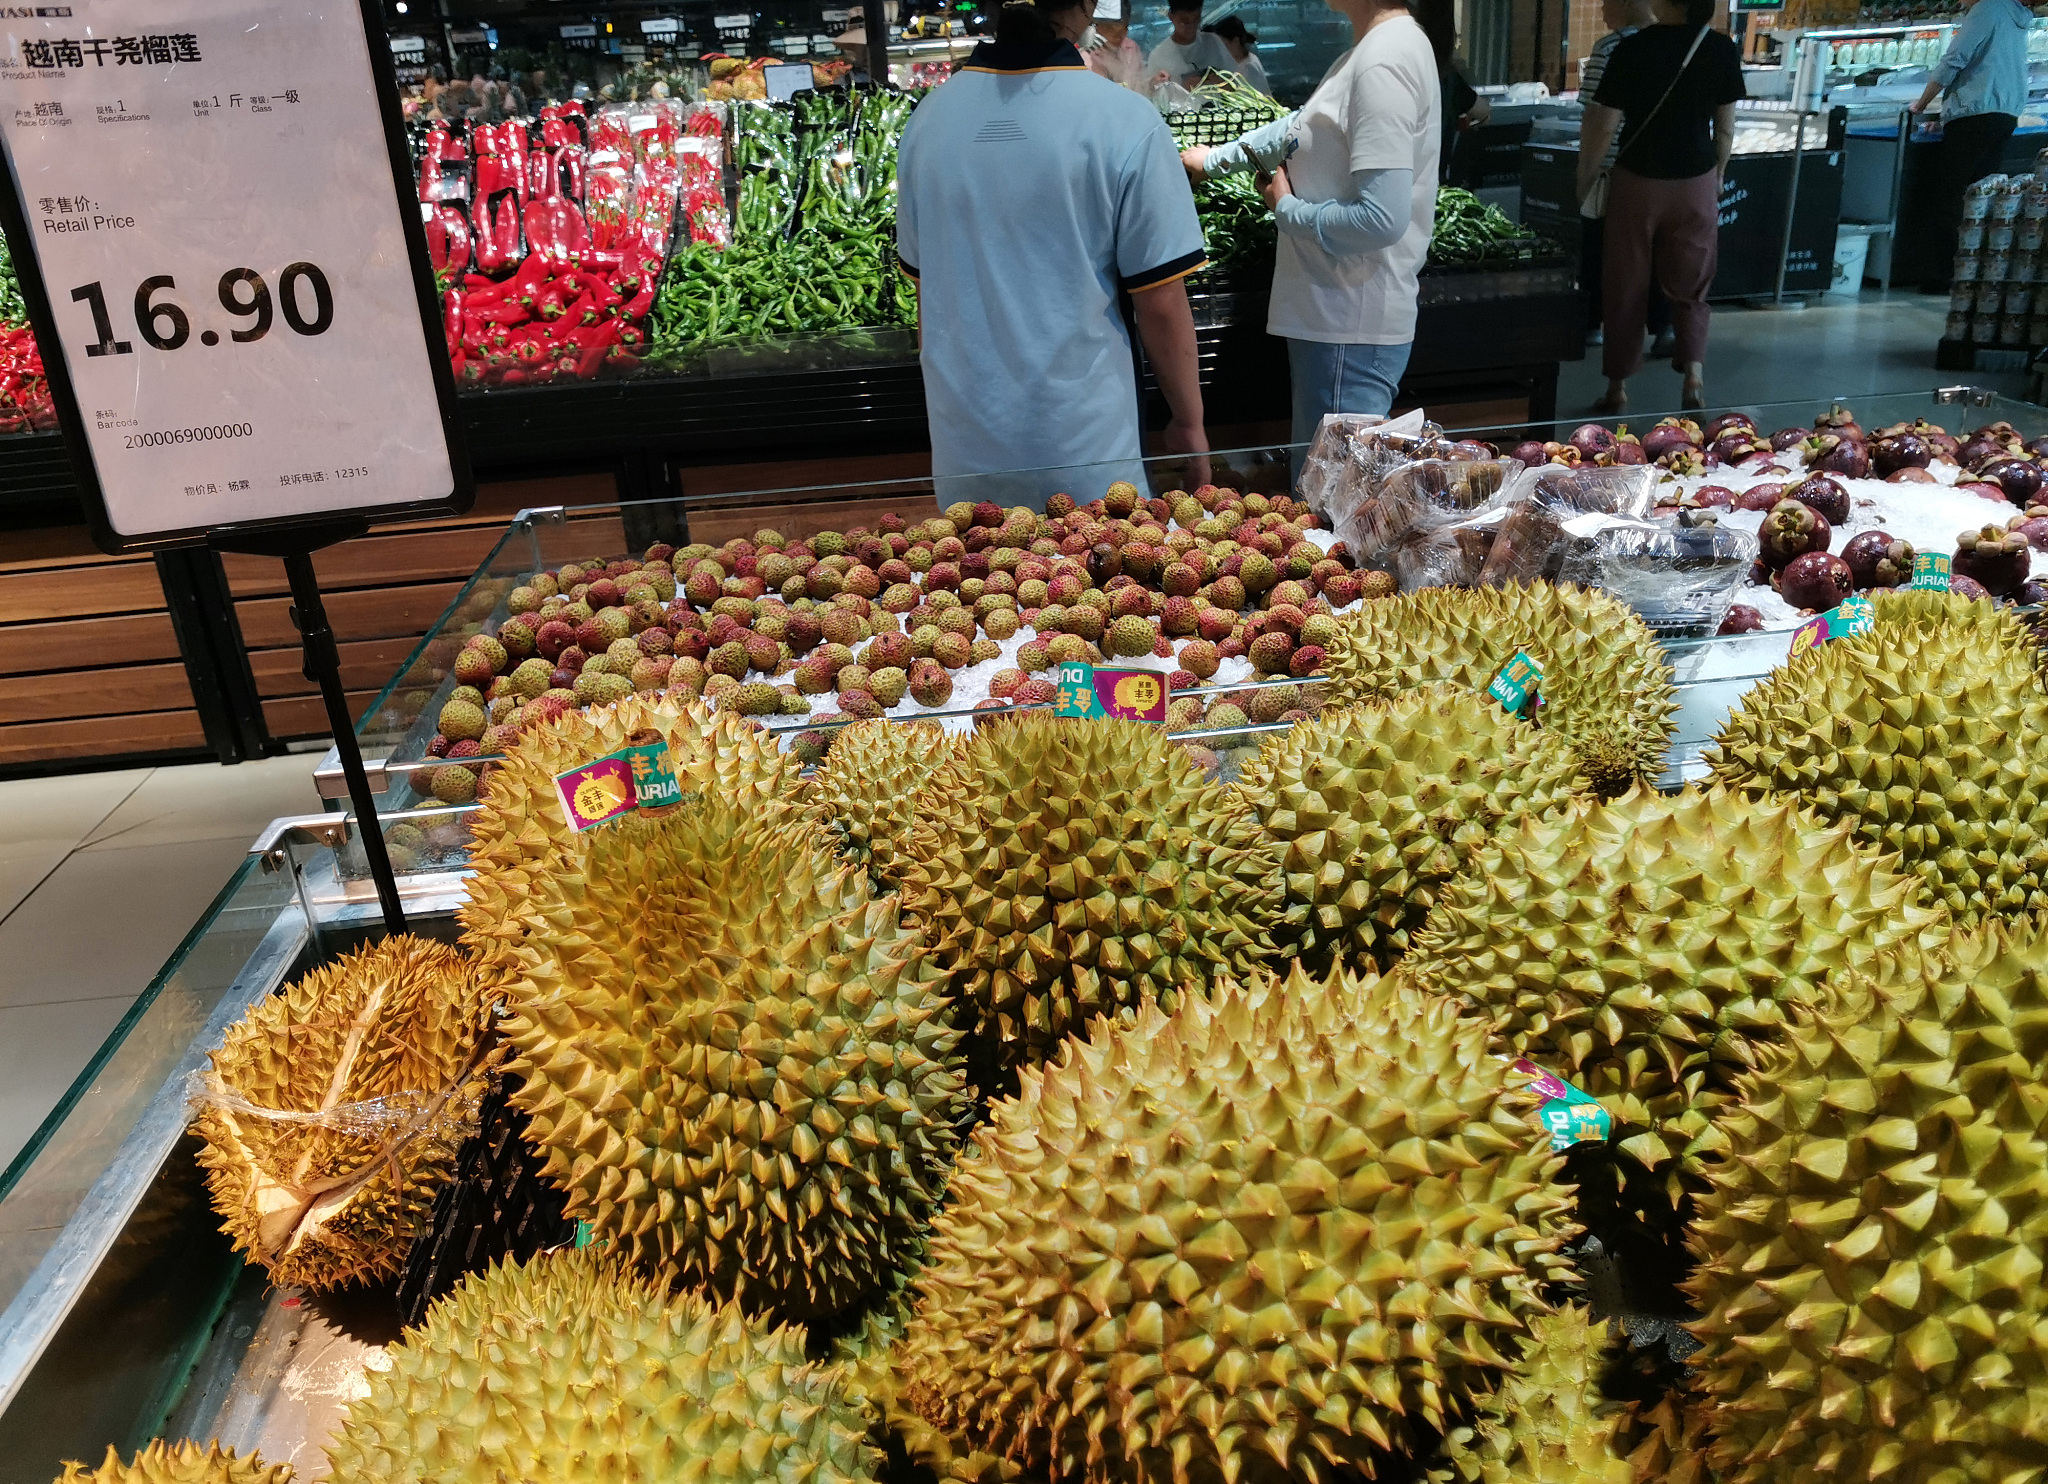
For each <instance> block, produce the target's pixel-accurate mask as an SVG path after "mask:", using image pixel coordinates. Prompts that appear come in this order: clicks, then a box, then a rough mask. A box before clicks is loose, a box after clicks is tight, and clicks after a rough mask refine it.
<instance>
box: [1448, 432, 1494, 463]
mask: <svg viewBox="0 0 2048 1484" xmlns="http://www.w3.org/2000/svg"><path fill="white" fill-rule="evenodd" d="M1443 456H1444V457H1445V458H1447V459H1454V460H1457V461H1459V462H1462V463H1470V462H1471V461H1473V460H1475V459H1497V458H1499V457H1500V450H1499V449H1497V448H1495V447H1494V446H1493V445H1492V444H1491V443H1481V442H1479V441H1478V440H1477V439H1474V438H1461V439H1459V440H1458V441H1457V442H1456V443H1453V444H1451V445H1449V446H1448V447H1447V448H1445V449H1444V454H1443Z"/></svg>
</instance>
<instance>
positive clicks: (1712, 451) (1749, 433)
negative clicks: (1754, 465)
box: [1707, 428, 1771, 464]
mask: <svg viewBox="0 0 2048 1484" xmlns="http://www.w3.org/2000/svg"><path fill="white" fill-rule="evenodd" d="M1770 451H1771V445H1770V444H1769V443H1767V442H1766V441H1765V440H1763V439H1762V438H1759V437H1757V435H1756V430H1755V429H1754V428H1732V429H1730V430H1729V431H1728V432H1725V433H1723V434H1722V435H1721V436H1720V437H1718V438H1716V439H1715V440H1714V441H1713V442H1712V443H1710V444H1709V445H1708V446H1707V456H1708V457H1709V458H1710V459H1712V460H1713V461H1714V462H1716V463H1721V464H1739V463H1741V462H1742V461H1743V460H1744V459H1746V458H1750V457H1751V456H1753V455H1755V454H1759V453H1761V454H1769V453H1770Z"/></svg>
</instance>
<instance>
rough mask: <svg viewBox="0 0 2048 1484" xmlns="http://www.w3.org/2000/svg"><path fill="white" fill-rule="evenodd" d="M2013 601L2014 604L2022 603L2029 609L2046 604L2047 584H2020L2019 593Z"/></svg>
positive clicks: (2047, 595)
mask: <svg viewBox="0 0 2048 1484" xmlns="http://www.w3.org/2000/svg"><path fill="white" fill-rule="evenodd" d="M2013 601H2014V602H2015V603H2024V604H2025V605H2026V606H2027V607H2029V608H2035V607H2038V606H2040V605H2041V604H2043V603H2048V582H2033V581H2028V582H2024V583H2022V584H2020V590H2019V593H2018V594H2017V595H2016V596H2015V597H2014V598H2013Z"/></svg>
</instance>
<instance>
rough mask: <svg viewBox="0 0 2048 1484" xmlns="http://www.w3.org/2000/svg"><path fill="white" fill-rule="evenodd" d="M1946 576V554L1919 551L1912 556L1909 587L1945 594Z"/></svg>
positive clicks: (1947, 563)
mask: <svg viewBox="0 0 2048 1484" xmlns="http://www.w3.org/2000/svg"><path fill="white" fill-rule="evenodd" d="M1948 575H1949V561H1948V553H1947V552H1942V551H1919V552H1915V553H1914V554H1913V581H1912V583H1911V584H1910V586H1913V587H1924V588H1932V589H1933V590H1934V591H1936V592H1940V593H1945V592H1947V591H1948Z"/></svg>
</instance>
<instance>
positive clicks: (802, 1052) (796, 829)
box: [504, 800, 965, 1318]
mask: <svg viewBox="0 0 2048 1484" xmlns="http://www.w3.org/2000/svg"><path fill="white" fill-rule="evenodd" d="M546 886H547V888H548V891H549V896H548V897H547V898H546V899H544V900H541V901H540V902H539V904H538V906H537V913H536V915H537V920H538V921H539V923H540V924H541V931H538V932H536V933H534V934H533V936H532V937H531V938H529V939H528V940H527V942H526V943H525V944H524V945H523V946H522V947H521V948H520V949H519V951H518V959H519V971H518V974H517V977H516V978H515V979H514V980H513V981H512V983H511V988H510V990H509V992H508V1000H509V1009H510V1010H511V1011H512V1014H511V1016H510V1017H509V1018H508V1019H507V1021H506V1022H505V1025H504V1034H505V1036H506V1038H507V1039H508V1040H509V1041H510V1042H511V1043H512V1045H513V1047H514V1048H515V1050H516V1052H517V1059H516V1060H514V1061H513V1062H512V1063H511V1070H513V1071H514V1072H517V1073H518V1074H519V1075H520V1077H521V1078H523V1079H524V1080H523V1083H522V1085H521V1086H520V1088H519V1090H518V1092H517V1093H516V1094H515V1095H514V1097H513V1102H514V1104H515V1105H516V1106H517V1107H519V1108H520V1109H522V1110H523V1111H525V1112H526V1113H528V1114H529V1115H530V1118H531V1122H530V1124H529V1127H528V1134H527V1137H528V1139H529V1141H530V1142H531V1143H532V1144H533V1145H534V1146H535V1147H536V1148H537V1149H538V1150H539V1151H540V1152H541V1153H542V1154H543V1155H544V1156H545V1159H546V1164H545V1168H544V1174H545V1175H546V1176H547V1177H548V1178H550V1179H552V1180H553V1181H555V1182H556V1183H557V1184H559V1185H561V1186H562V1187H564V1188H565V1189H566V1190H567V1191H568V1192H569V1202H568V1207H567V1214H568V1215H569V1216H571V1217H577V1218H583V1219H587V1220H589V1221H590V1222H591V1224H592V1227H593V1229H594V1231H595V1233H596V1234H597V1236H599V1237H601V1238H604V1239H606V1240H608V1241H610V1242H612V1243H613V1244H614V1245H615V1246H616V1247H617V1248H618V1249H619V1250H622V1251H625V1252H627V1253H629V1254H631V1255H633V1256H635V1257H637V1258H641V1259H645V1260H648V1261H650V1262H654V1263H672V1264H674V1266H675V1267H676V1268H677V1270H678V1271H679V1273H680V1275H681V1277H682V1278H683V1279H684V1280H685V1281H687V1282H690V1283H694V1284H701V1285H703V1286H704V1287H706V1288H708V1289H710V1290H711V1291H712V1292H713V1293H715V1294H716V1295H718V1296H720V1297H737V1298H738V1299H740V1301H741V1302H742V1303H744V1304H745V1305H746V1306H747V1307H748V1309H749V1310H751V1311H754V1312H774V1313H776V1314H778V1315H783V1316H787V1317H791V1318H809V1317H812V1316H815V1315H820V1314H827V1313H833V1312H836V1311H839V1310H842V1309H845V1308H847V1307H849V1306H850V1305H853V1304H856V1303H859V1302H862V1301H864V1300H865V1299H867V1298H868V1297H870V1296H871V1295H873V1294H874V1293H876V1292H878V1291H884V1290H885V1289H886V1287H887V1284H888V1280H889V1278H890V1276H891V1274H893V1273H895V1272H896V1271H897V1270H898V1269H900V1268H901V1267H902V1266H903V1265H904V1264H905V1263H906V1262H907V1261H908V1260H910V1259H911V1257H913V1256H914V1254H915V1252H916V1250H917V1244H918V1242H919V1240H920V1236H921V1231H922V1224H923V1221H924V1219H925V1216H926V1213H927V1212H928V1211H929V1209H930V1207H931V1205H932V1203H933V1202H934V1201H935V1200H936V1198H937V1197H938V1194H939V1192H940V1190H941V1188H942V1187H943V1185H944V1182H945V1179H946V1174H947V1171H948V1169H949V1168H950V1166H951V1163H952V1153H953V1145H954V1141H955V1135H954V1132H953V1125H954V1123H955V1121H956V1120H957V1119H958V1118H959V1117H960V1116H961V1114H962V1113H963V1111H964V1107H965V1095H964V1092H963V1083H962V1078H961V1074H960V1071H959V1069H958V1066H957V1057H956V1050H955V1048H956V1044H957V1042H958V1040H959V1033H958V1032H957V1031H955V1030H953V1029H951V1028H950V1027H949V1026H948V1024H947V1016H948V1011H949V1006H948V1003H947V1001H946V1000H945V999H944V998H943V997H942V996H941V994H940V993H939V991H940V989H941V988H942V986H941V985H940V984H939V982H938V976H937V972H936V970H934V969H933V968H932V967H931V966H930V965H929V964H928V963H927V962H926V961H925V959H924V957H923V955H922V953H921V952H920V944H919V941H918V939H917V937H916V935H915V934H914V933H913V932H911V931H910V930H909V929H907V928H905V927H904V926H903V925H902V923H901V922H900V921H899V915H898V914H899V906H900V902H899V899H898V898H896V897H894V896H878V895H876V893H875V892H874V890H873V888H872V886H871V885H870V883H869V881H868V877H867V873H866V872H865V871H863V870H861V869H860V868H859V867H858V866H855V865H852V864H850V863H848V862H845V861H842V860H840V859H839V858H838V857H837V856H836V855H835V854H834V852H833V850H832V848H831V845H830V843H829V842H828V840H827V839H826V837H825V835H824V834H823V832H822V831H820V830H819V829H818V827H817V826H816V824H815V823H814V822H812V821H811V820H809V819H807V818H805V817H804V816H802V815H800V814H799V815H791V816H785V817H781V818H775V817H772V816H771V817H768V818H762V817H757V816H756V815H755V814H754V813H753V812H752V811H751V810H750V809H744V808H741V807H736V806H733V805H729V804H727V803H725V802H723V801H718V800H706V801H705V803H704V804H703V805H701V806H700V807H699V808H697V809H695V810H692V811H690V812H688V813H685V814H677V815H672V816H669V817H667V818H662V819H656V820H648V821H636V820H626V821H622V822H620V823H618V824H616V825H613V826H609V827H607V828H606V829H604V830H602V831H598V832H596V833H595V834H594V835H593V837H592V840H591V842H590V849H589V856H588V860H587V861H586V862H585V864H584V865H583V867H582V868H581V869H580V870H578V871H564V872H561V873H558V874H557V875H555V876H554V877H552V878H550V879H549V881H548V882H547V883H546Z"/></svg>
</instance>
